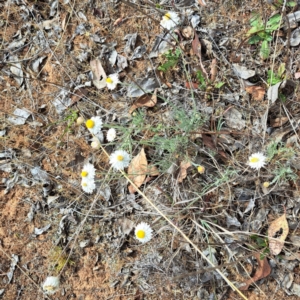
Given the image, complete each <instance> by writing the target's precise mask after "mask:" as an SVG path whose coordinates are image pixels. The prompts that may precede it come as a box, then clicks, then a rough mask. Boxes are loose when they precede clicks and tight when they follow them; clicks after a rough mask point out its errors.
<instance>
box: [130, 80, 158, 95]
mask: <svg viewBox="0 0 300 300" xmlns="http://www.w3.org/2000/svg"><path fill="white" fill-rule="evenodd" d="M157 87H159V84H158V82H157V81H156V79H155V78H153V77H148V78H144V79H142V80H138V81H137V83H136V84H135V83H132V84H131V85H130V86H129V88H128V92H127V96H128V97H140V96H142V95H144V94H146V93H151V92H153V91H154V89H155V88H157Z"/></svg>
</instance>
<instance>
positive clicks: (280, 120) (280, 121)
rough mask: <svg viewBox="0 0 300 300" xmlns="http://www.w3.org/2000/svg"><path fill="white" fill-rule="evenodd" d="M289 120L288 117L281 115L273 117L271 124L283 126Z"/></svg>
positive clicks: (272, 125)
mask: <svg viewBox="0 0 300 300" xmlns="http://www.w3.org/2000/svg"><path fill="white" fill-rule="evenodd" d="M288 120H289V118H288V117H279V118H275V119H271V120H270V125H271V127H281V126H282V125H283V124H285V123H286V122H287V121H288Z"/></svg>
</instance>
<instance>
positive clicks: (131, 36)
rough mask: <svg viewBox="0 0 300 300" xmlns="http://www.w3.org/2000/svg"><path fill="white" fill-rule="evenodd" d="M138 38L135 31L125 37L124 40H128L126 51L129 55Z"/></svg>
mask: <svg viewBox="0 0 300 300" xmlns="http://www.w3.org/2000/svg"><path fill="white" fill-rule="evenodd" d="M136 38H137V33H133V34H127V35H126V36H125V37H124V40H125V41H127V42H126V45H125V48H124V52H125V53H126V54H127V55H129V54H130V53H131V52H132V51H133V49H134V47H135V43H136Z"/></svg>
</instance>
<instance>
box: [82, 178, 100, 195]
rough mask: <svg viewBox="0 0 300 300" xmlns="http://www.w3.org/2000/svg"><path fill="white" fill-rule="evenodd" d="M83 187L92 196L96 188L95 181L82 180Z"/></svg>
mask: <svg viewBox="0 0 300 300" xmlns="http://www.w3.org/2000/svg"><path fill="white" fill-rule="evenodd" d="M81 187H82V189H83V190H84V191H85V192H86V193H87V194H92V193H93V191H94V189H95V188H96V184H95V181H94V179H85V178H83V179H82V180H81Z"/></svg>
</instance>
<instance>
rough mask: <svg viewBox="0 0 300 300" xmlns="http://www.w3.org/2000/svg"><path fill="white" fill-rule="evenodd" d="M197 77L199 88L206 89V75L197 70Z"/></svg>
mask: <svg viewBox="0 0 300 300" xmlns="http://www.w3.org/2000/svg"><path fill="white" fill-rule="evenodd" d="M196 77H197V80H198V81H199V83H200V85H199V88H200V89H202V90H206V80H205V77H204V76H203V74H202V72H201V71H200V70H199V71H197V73H196Z"/></svg>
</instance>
